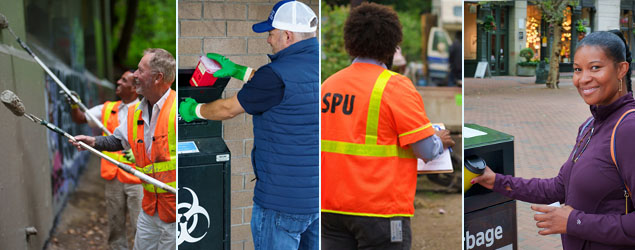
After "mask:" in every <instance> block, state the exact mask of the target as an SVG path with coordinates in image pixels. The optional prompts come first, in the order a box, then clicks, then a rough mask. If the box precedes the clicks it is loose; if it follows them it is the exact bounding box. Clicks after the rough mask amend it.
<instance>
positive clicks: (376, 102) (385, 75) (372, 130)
mask: <svg viewBox="0 0 635 250" xmlns="http://www.w3.org/2000/svg"><path fill="white" fill-rule="evenodd" d="M394 75H398V74H397V73H395V72H392V71H390V70H384V71H382V72H381V74H380V75H379V77H377V80H376V81H375V84H374V85H373V89H372V91H371V94H370V99H369V102H368V113H367V115H366V131H365V135H364V143H353V142H345V141H337V140H321V143H322V144H321V151H322V152H326V153H335V154H343V155H350V156H361V157H378V159H377V160H381V159H380V158H388V157H398V158H401V159H413V160H414V159H416V157H415V155H414V153H413V152H412V149H404V148H402V147H400V146H399V145H398V144H392V145H380V144H378V127H379V120H380V107H381V103H382V96H383V94H384V90H385V88H386V86H387V84H388V81H389V80H390V78H391V77H392V76H394ZM431 126H432V125H431V124H430V123H427V124H425V125H423V126H421V127H420V128H417V129H414V130H412V131H408V132H405V133H402V134H400V135H399V136H404V135H409V134H413V133H416V132H419V131H422V130H424V129H427V128H430V127H431ZM321 211H322V212H329V213H337V214H345V215H354V216H368V217H383V218H390V217H397V216H400V217H412V216H413V214H408V213H390V214H380V213H376V212H374V213H360V212H350V211H338V210H333V209H321Z"/></svg>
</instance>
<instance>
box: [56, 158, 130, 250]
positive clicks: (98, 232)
mask: <svg viewBox="0 0 635 250" xmlns="http://www.w3.org/2000/svg"><path fill="white" fill-rule="evenodd" d="M99 171H100V170H99V158H97V157H95V156H91V159H90V160H89V162H88V166H87V167H86V168H85V169H84V173H83V174H82V175H81V177H80V180H79V183H78V186H77V189H76V190H75V192H74V193H73V194H71V196H70V197H69V200H68V203H67V204H66V207H65V208H64V209H63V210H62V214H61V216H60V217H59V219H58V221H57V224H56V225H55V228H54V229H53V232H52V234H51V238H50V239H49V242H48V245H47V246H46V247H45V249H48V250H58V249H59V250H62V249H108V245H107V240H108V239H107V237H108V232H107V227H108V225H107V224H108V222H107V220H106V203H105V202H104V183H105V182H104V179H102V178H101V177H100V176H99V173H100V172H99ZM127 226H128V239H129V240H128V242H129V244H130V245H129V246H130V247H131V246H132V244H133V240H134V235H132V233H131V230H132V226H131V225H127ZM131 248H132V247H131Z"/></svg>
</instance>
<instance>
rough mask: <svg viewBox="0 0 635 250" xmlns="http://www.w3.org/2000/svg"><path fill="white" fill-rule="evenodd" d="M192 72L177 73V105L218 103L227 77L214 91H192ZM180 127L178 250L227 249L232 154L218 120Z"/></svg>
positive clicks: (215, 86)
mask: <svg viewBox="0 0 635 250" xmlns="http://www.w3.org/2000/svg"><path fill="white" fill-rule="evenodd" d="M193 72H194V69H185V70H184V69H180V70H179V72H178V73H179V81H178V86H179V91H178V101H179V103H180V102H181V101H183V100H185V98H187V97H191V98H194V99H195V100H196V101H197V102H199V103H207V102H211V101H214V100H216V99H219V98H220V97H221V95H222V92H223V90H224V89H225V87H226V86H227V83H228V82H229V78H219V79H218V80H217V81H216V83H215V84H214V86H211V87H198V88H195V87H191V86H190V84H189V80H190V78H191V76H192V73H193ZM178 118H179V122H178V133H179V139H178V140H179V141H178V143H179V144H178V152H179V154H178V188H179V195H178V202H177V221H176V223H177V245H178V249H229V245H230V235H229V233H230V221H229V218H230V158H231V157H230V152H229V149H227V145H226V144H225V141H223V138H222V127H221V125H222V124H221V122H220V121H209V120H196V121H193V122H190V123H186V122H185V121H183V120H181V117H180V116H179V117H178Z"/></svg>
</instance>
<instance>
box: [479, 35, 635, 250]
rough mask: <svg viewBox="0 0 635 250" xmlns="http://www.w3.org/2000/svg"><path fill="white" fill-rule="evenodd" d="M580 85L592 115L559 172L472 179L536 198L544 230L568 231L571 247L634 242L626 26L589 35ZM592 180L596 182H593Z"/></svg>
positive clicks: (634, 124) (634, 171)
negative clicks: (545, 175) (547, 175)
mask: <svg viewBox="0 0 635 250" xmlns="http://www.w3.org/2000/svg"><path fill="white" fill-rule="evenodd" d="M574 58H575V61H574V71H575V73H574V75H573V84H574V85H575V87H576V88H577V89H578V92H579V94H580V96H581V97H582V99H583V100H584V101H585V102H586V103H587V104H589V105H590V109H591V114H592V117H590V118H588V119H587V120H586V121H585V122H584V123H583V124H582V125H581V126H580V128H579V129H578V136H577V138H576V144H575V146H574V149H573V152H572V153H571V155H570V156H569V159H568V160H567V161H566V162H565V163H564V165H563V166H562V168H561V169H560V172H559V174H558V176H556V177H555V178H550V179H537V178H534V179H523V178H518V177H512V176H506V175H501V174H495V173H494V172H492V171H491V169H489V168H486V170H485V173H484V174H483V175H482V176H480V177H476V178H474V179H473V180H472V183H479V184H481V185H482V186H484V187H487V188H489V189H492V190H494V191H496V192H499V193H501V194H504V195H506V196H509V197H511V198H513V199H518V200H522V201H527V202H532V203H540V204H549V203H553V202H564V203H565V204H567V205H566V206H563V207H551V206H544V205H533V206H532V209H533V210H535V211H537V212H541V213H544V214H536V215H535V216H534V219H535V220H536V221H537V223H536V225H537V226H538V227H539V228H542V229H543V230H542V231H539V234H542V235H547V234H562V244H563V247H564V249H626V248H628V249H631V248H632V247H633V246H635V238H633V237H632V236H631V235H635V226H634V225H635V217H633V216H632V215H628V213H631V212H632V211H633V202H632V200H631V199H630V198H629V197H631V192H630V190H632V189H633V188H635V168H632V167H631V166H633V164H634V163H635V155H633V154H632V153H631V150H632V148H633V147H634V146H635V145H633V142H634V141H635V116H633V115H629V114H630V113H635V112H634V111H635V100H634V99H633V93H632V90H631V79H630V71H631V66H630V61H631V60H632V59H631V55H630V52H629V49H628V46H627V45H626V42H625V41H624V38H623V37H622V34H621V33H620V32H618V31H611V32H594V33H591V34H589V35H588V36H586V37H585V38H584V39H583V40H582V41H581V42H580V43H579V44H578V47H577V49H576V53H575V57H574ZM589 183H592V185H589Z"/></svg>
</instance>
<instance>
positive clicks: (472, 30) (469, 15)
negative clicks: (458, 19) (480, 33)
mask: <svg viewBox="0 0 635 250" xmlns="http://www.w3.org/2000/svg"><path fill="white" fill-rule="evenodd" d="M477 6H478V4H476V3H465V9H464V12H465V13H464V15H463V16H464V17H465V19H464V22H465V25H464V27H465V29H464V30H463V31H464V33H463V35H464V37H465V40H464V41H463V48H464V53H465V60H476V40H477V32H476V28H477V24H476V17H477V15H476V14H477V10H478V7H477Z"/></svg>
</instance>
